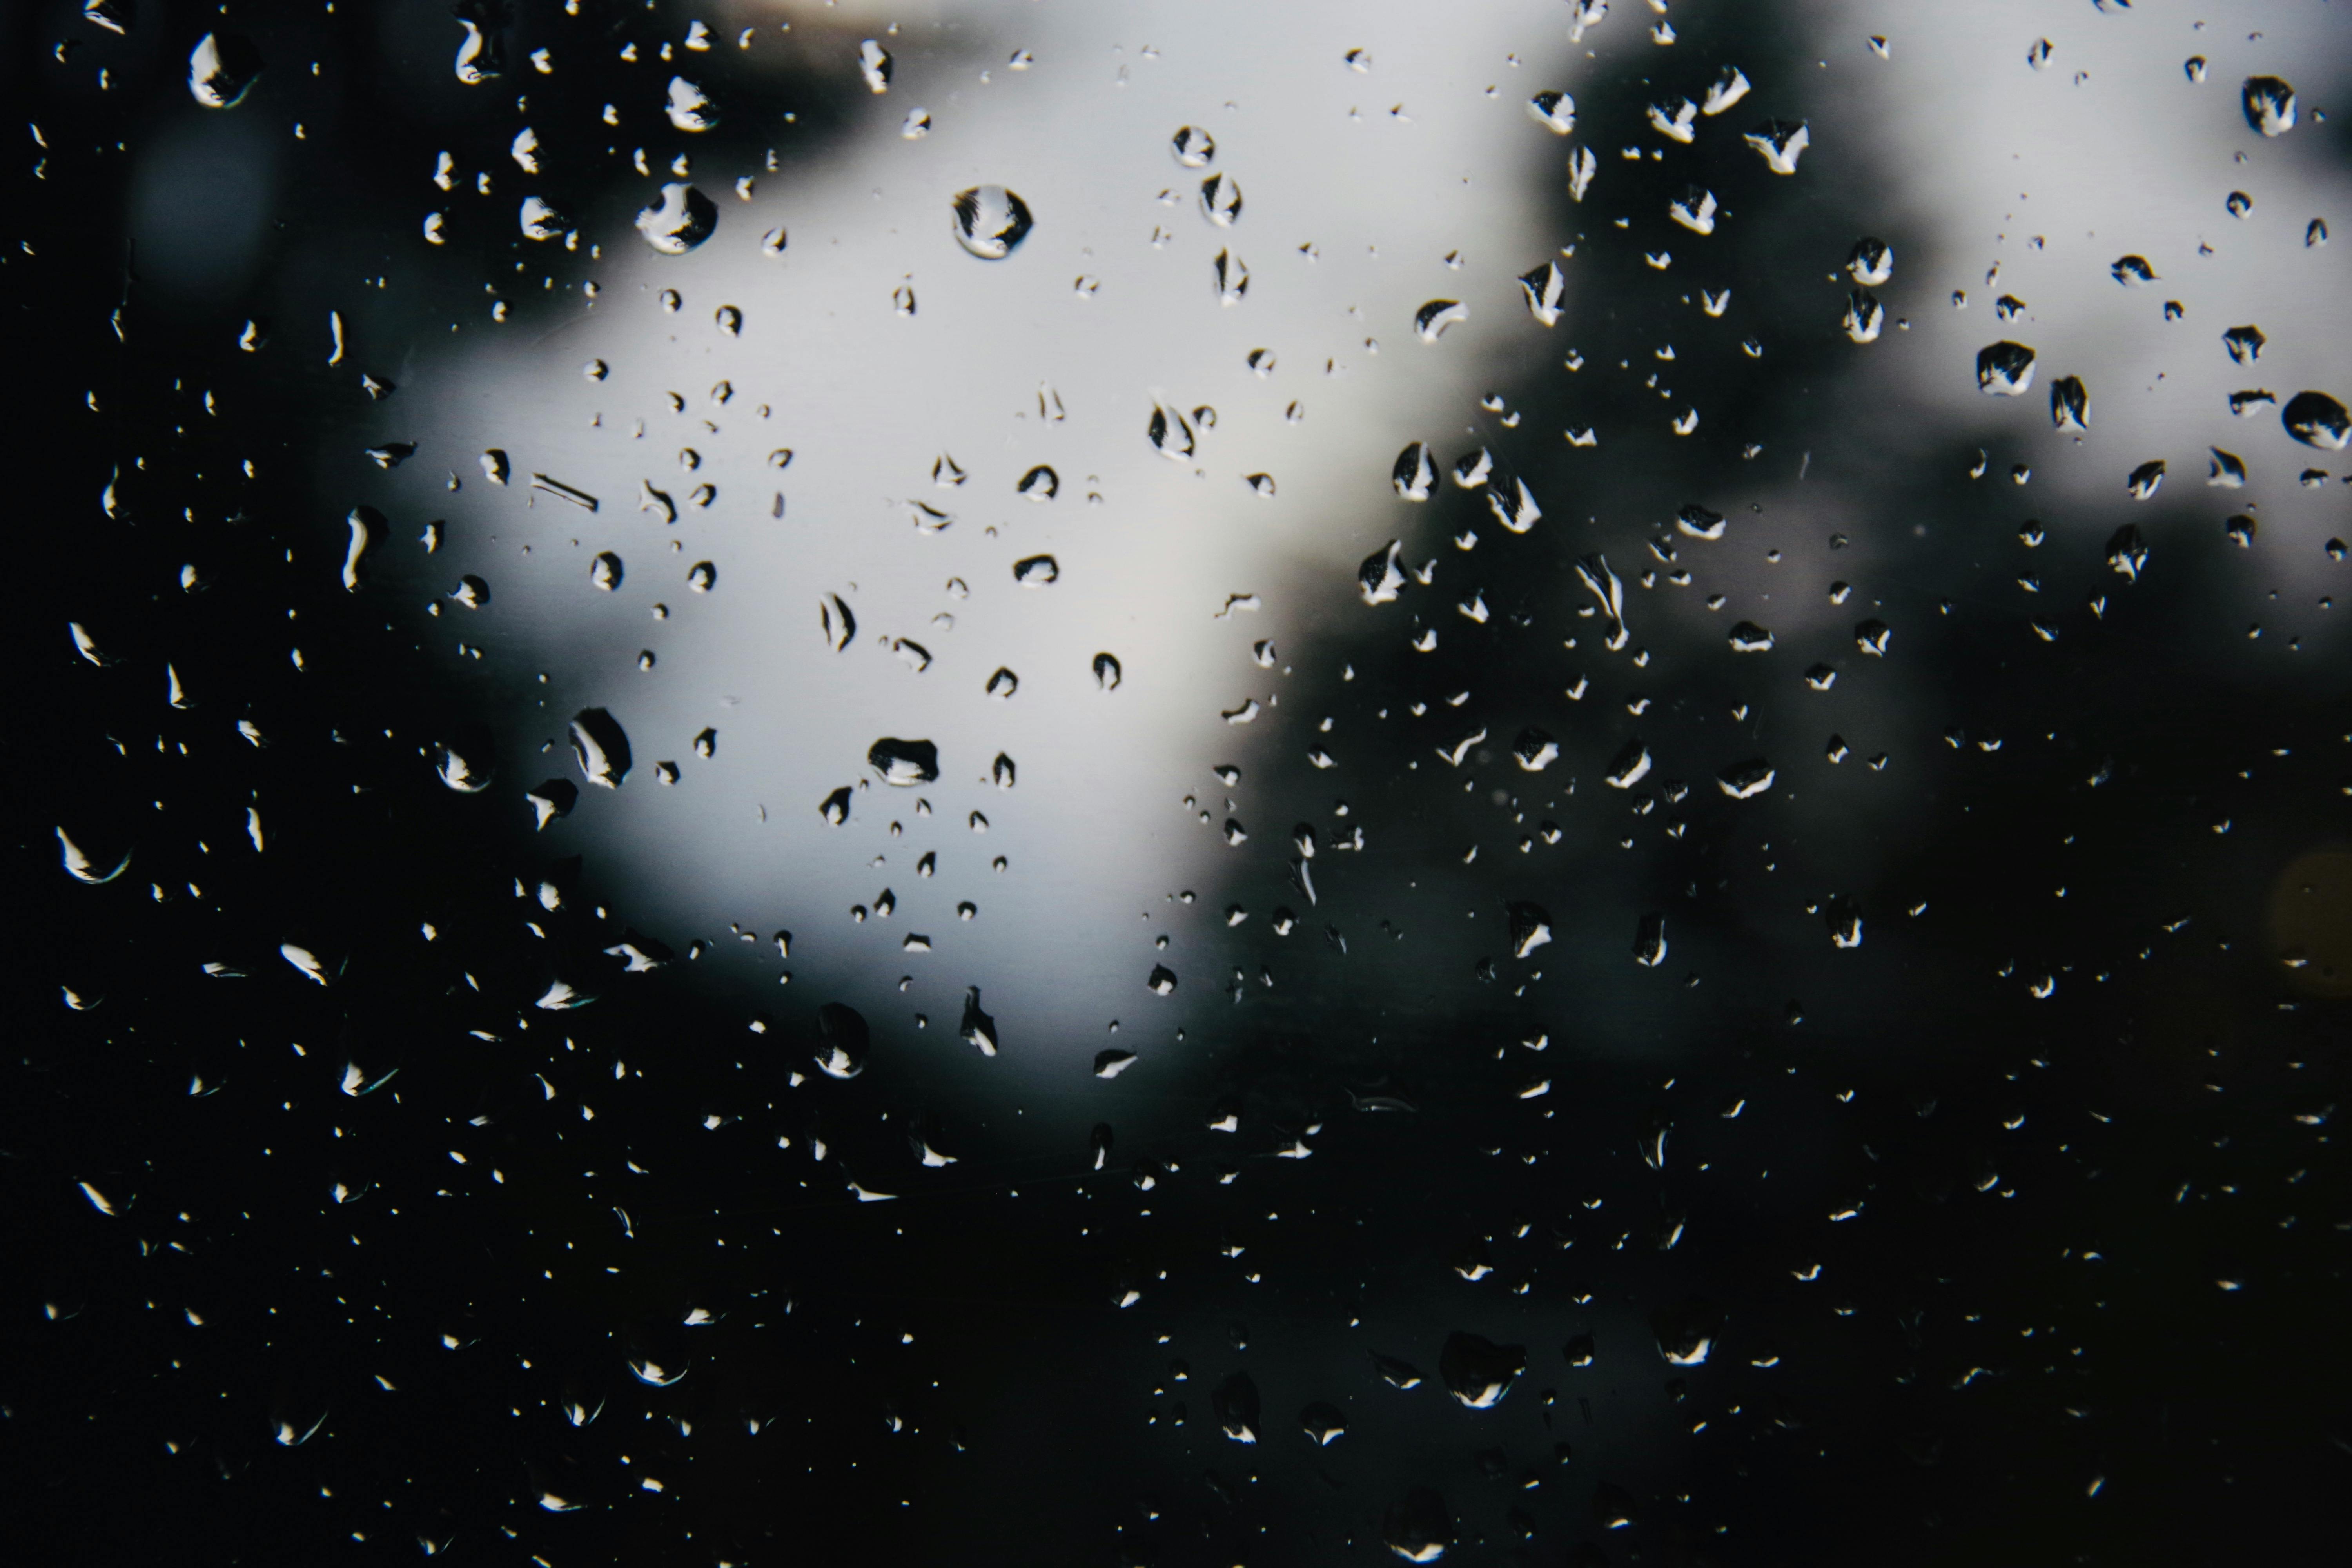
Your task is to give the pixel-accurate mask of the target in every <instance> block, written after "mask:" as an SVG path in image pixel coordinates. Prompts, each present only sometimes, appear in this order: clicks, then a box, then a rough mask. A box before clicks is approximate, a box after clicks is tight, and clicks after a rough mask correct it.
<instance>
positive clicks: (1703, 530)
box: [1675, 501, 1724, 539]
mask: <svg viewBox="0 0 2352 1568" xmlns="http://www.w3.org/2000/svg"><path fill="white" fill-rule="evenodd" d="M1675 528H1676V529H1677V530H1678V531H1681V532H1684V533H1686V534H1688V535H1690V537H1691V538H1693V539H1721V538H1722V537H1723V529H1724V517H1723V514H1722V513H1721V512H1719V511H1709V510H1707V509H1706V508H1705V507H1703V506H1700V505H1699V504H1698V503H1697V502H1696V501H1694V502H1692V503H1691V504H1690V505H1688V506H1686V507H1685V508H1683V509H1682V510H1680V511H1678V512H1676V513H1675Z"/></svg>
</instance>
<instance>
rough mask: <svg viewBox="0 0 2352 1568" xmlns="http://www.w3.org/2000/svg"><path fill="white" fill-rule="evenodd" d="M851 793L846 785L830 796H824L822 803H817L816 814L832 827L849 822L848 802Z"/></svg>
mask: <svg viewBox="0 0 2352 1568" xmlns="http://www.w3.org/2000/svg"><path fill="white" fill-rule="evenodd" d="M851 793H852V792H851V790H850V788H849V786H848V785H847V784H844V785H842V786H841V787H840V788H839V789H837V790H835V791H834V792H833V793H832V794H831V795H826V796H825V797H824V800H823V801H821V802H820V803H818V805H817V808H816V809H817V814H818V815H819V816H823V817H824V819H825V820H826V821H827V822H829V823H831V824H833V826H835V827H839V826H841V825H842V824H843V823H845V822H847V821H848V820H849V802H850V796H851Z"/></svg>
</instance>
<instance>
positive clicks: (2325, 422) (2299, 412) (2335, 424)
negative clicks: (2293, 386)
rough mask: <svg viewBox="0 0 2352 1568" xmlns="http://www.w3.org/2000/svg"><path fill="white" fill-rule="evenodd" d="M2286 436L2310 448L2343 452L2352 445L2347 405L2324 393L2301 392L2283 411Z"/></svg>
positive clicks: (2350, 418)
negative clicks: (2348, 445) (2345, 406)
mask: <svg viewBox="0 0 2352 1568" xmlns="http://www.w3.org/2000/svg"><path fill="white" fill-rule="evenodd" d="M2279 423H2280V424H2282V425H2284V426H2286V433H2287V434H2288V435H2290V436H2292V437H2294V438H2295V439H2296V440H2298V441H2300V442H2302V443H2303V444H2304V445H2305V446H2306V447H2318V448H2320V449H2321V450H2322V451H2326V452H2340V451H2342V450H2344V448H2345V447H2346V446H2347V444H2352V416H2347V414H2346V412H2345V408H2344V405H2343V404H2342V403H2340V402H2339V401H2337V400H2336V398H2333V397H2331V396H2329V395H2327V394H2326V393H2324V392H2298V393H2296V394H2295V395H2294V396H2293V397H2290V398H2288V399H2287V400H2286V406H2285V407H2284V408H2282V409H2280V410H2279Z"/></svg>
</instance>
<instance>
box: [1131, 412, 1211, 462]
mask: <svg viewBox="0 0 2352 1568" xmlns="http://www.w3.org/2000/svg"><path fill="white" fill-rule="evenodd" d="M1143 433H1144V435H1145V436H1146V437H1149V438H1150V442H1151V445H1152V448H1153V449H1154V450H1155V451H1157V452H1158V453H1159V454H1160V456H1161V457H1163V458H1168V459H1170V460H1171V461H1172V462H1178V463H1181V462H1185V461H1188V460H1189V459H1190V458H1192V453H1193V451H1194V450H1195V449H1196V448H1197V447H1198V446H1199V445H1200V438H1199V437H1197V436H1195V435H1194V434H1193V433H1192V421H1191V420H1189V419H1187V418H1185V417H1184V415H1183V413H1182V411H1181V410H1179V409H1174V408H1171V407H1169V406H1168V405H1166V404H1163V403H1155V404H1153V405H1151V421H1150V424H1148V425H1147V426H1144V431H1143Z"/></svg>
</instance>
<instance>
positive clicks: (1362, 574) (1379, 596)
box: [1356, 539, 1405, 605]
mask: <svg viewBox="0 0 2352 1568" xmlns="http://www.w3.org/2000/svg"><path fill="white" fill-rule="evenodd" d="M1402 548H1403V546H1402V544H1401V543H1400V542H1398V541H1396V540H1393V539H1391V540H1390V541H1389V542H1388V544H1387V545H1386V546H1385V547H1384V548H1382V549H1380V550H1375V551H1373V552H1371V553H1370V555H1367V556H1365V557H1364V560H1363V563H1362V564H1361V565H1360V566H1358V567H1357V568H1356V586H1357V588H1358V589H1359V590H1360V592H1361V593H1362V594H1363V595H1364V603H1366V604H1367V605H1388V604H1393V603H1395V602H1396V596H1397V595H1398V593H1399V592H1401V591H1402V589H1403V587H1404V581H1405V579H1404V573H1403V571H1402V569H1401V568H1400V567H1399V566H1398V564H1397V552H1399V551H1400V550H1402Z"/></svg>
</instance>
